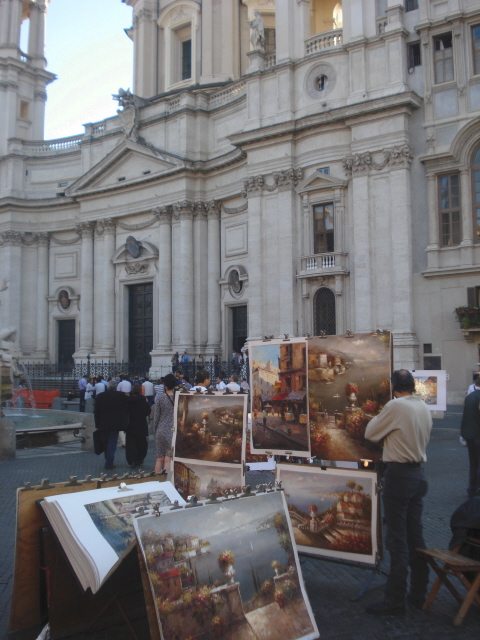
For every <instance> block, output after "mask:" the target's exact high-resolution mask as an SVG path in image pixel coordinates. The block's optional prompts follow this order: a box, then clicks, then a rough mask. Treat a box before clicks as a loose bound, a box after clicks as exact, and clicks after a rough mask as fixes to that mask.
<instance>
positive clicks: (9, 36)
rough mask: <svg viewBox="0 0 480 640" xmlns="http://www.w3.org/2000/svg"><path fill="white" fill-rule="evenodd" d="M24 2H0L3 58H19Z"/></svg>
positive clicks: (12, 0) (8, 0) (9, 0)
mask: <svg viewBox="0 0 480 640" xmlns="http://www.w3.org/2000/svg"><path fill="white" fill-rule="evenodd" d="M22 10H23V2H22V0H6V2H0V45H3V47H5V49H8V51H7V50H4V51H3V52H2V55H1V57H9V56H11V57H13V58H16V57H17V50H18V46H19V43H20V25H21V23H22Z"/></svg>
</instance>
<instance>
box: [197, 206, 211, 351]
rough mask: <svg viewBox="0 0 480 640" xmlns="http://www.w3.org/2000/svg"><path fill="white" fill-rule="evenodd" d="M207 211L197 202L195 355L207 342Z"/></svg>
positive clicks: (208, 301) (202, 349)
mask: <svg viewBox="0 0 480 640" xmlns="http://www.w3.org/2000/svg"><path fill="white" fill-rule="evenodd" d="M207 242H208V241H207V212H206V210H205V204H204V203H203V202H196V203H195V217H194V220H193V279H194V285H193V286H194V289H193V309H194V314H195V320H194V325H193V340H194V343H195V355H196V356H197V355H198V354H200V353H203V352H204V349H205V346H206V344H207V307H208V305H209V304H210V300H208V298H207V286H208V284H207V278H206V273H207Z"/></svg>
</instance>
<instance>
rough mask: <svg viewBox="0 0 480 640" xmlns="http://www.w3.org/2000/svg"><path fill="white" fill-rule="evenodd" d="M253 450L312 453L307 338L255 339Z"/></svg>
mask: <svg viewBox="0 0 480 640" xmlns="http://www.w3.org/2000/svg"><path fill="white" fill-rule="evenodd" d="M249 352H250V367H251V369H250V386H251V393H252V437H251V446H250V449H251V453H253V454H263V453H273V454H280V455H281V454H293V455H300V456H302V455H303V456H307V455H310V439H309V429H308V402H307V399H308V397H307V342H306V340H304V339H300V338H299V339H291V340H269V341H266V342H251V343H250V345H249Z"/></svg>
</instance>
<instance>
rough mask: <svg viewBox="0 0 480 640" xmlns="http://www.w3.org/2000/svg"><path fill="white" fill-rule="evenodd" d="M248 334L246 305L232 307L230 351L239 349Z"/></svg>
mask: <svg viewBox="0 0 480 640" xmlns="http://www.w3.org/2000/svg"><path fill="white" fill-rule="evenodd" d="M247 336H248V313H247V305H242V306H241V307H232V351H241V350H242V347H243V345H244V344H245V342H246V341H247Z"/></svg>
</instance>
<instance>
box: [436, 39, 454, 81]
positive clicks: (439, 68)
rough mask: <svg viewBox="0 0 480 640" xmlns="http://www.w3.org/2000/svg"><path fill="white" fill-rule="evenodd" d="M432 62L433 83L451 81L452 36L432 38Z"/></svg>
mask: <svg viewBox="0 0 480 640" xmlns="http://www.w3.org/2000/svg"><path fill="white" fill-rule="evenodd" d="M433 60H434V64H435V82H436V83H437V84H439V83H440V82H449V81H450V80H453V48H452V34H451V33H444V34H442V35H441V36H435V37H434V38H433Z"/></svg>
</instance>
